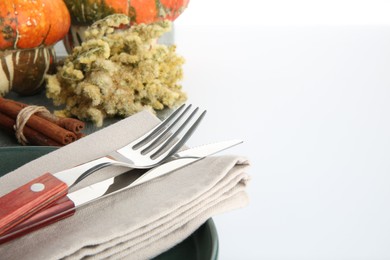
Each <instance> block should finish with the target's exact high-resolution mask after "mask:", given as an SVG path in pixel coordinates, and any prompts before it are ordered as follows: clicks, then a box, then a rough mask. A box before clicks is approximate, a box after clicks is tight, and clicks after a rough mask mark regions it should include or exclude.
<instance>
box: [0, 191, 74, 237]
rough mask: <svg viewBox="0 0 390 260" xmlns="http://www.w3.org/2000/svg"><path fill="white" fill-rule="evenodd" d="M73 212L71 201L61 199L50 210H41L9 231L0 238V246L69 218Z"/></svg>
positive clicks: (66, 198) (64, 198) (65, 198)
mask: <svg viewBox="0 0 390 260" xmlns="http://www.w3.org/2000/svg"><path fill="white" fill-rule="evenodd" d="M75 211H76V209H75V206H74V203H73V201H71V200H70V199H69V198H68V197H63V198H61V199H59V200H58V201H56V202H55V203H54V204H53V205H52V206H51V207H50V208H47V209H43V210H41V211H40V212H38V213H36V214H35V215H33V216H31V217H30V218H28V219H27V220H26V221H24V222H22V223H20V224H19V225H17V226H15V227H13V228H12V229H10V230H9V231H8V232H7V233H6V234H5V235H4V236H0V244H3V243H6V242H8V241H10V240H13V239H15V238H18V237H21V236H24V235H26V234H28V233H30V232H33V231H35V230H38V229H40V228H42V227H45V226H48V225H50V224H53V223H55V222H57V221H60V220H62V219H64V218H67V217H70V216H72V215H73V214H74V213H75Z"/></svg>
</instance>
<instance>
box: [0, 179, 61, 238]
mask: <svg viewBox="0 0 390 260" xmlns="http://www.w3.org/2000/svg"><path fill="white" fill-rule="evenodd" d="M67 191H68V186H67V185H66V183H64V182H62V181H60V180H59V179H57V178H56V177H54V176H53V175H52V174H50V173H46V174H44V175H42V176H41V177H38V178H36V179H34V180H32V181H30V182H29V183H27V184H25V185H23V186H21V187H19V188H17V189H16V190H13V191H11V192H10V193H8V194H6V195H4V196H3V197H1V198H0V235H2V234H4V233H6V232H7V231H8V230H10V229H11V228H12V227H14V226H16V225H17V224H19V223H21V222H22V221H24V220H26V219H27V218H29V217H30V216H31V215H33V214H34V213H36V212H38V211H39V210H41V209H43V208H46V207H47V206H48V205H50V204H52V203H53V202H54V201H56V200H58V199H59V198H61V197H63V196H65V195H66V193H67Z"/></svg>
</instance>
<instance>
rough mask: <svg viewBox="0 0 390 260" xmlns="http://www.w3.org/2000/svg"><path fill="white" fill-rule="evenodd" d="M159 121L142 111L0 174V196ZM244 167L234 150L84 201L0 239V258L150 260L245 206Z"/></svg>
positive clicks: (99, 175)
mask: <svg viewBox="0 0 390 260" xmlns="http://www.w3.org/2000/svg"><path fill="white" fill-rule="evenodd" d="M158 122H159V120H158V119H157V118H156V117H155V116H154V115H152V114H151V113H149V112H147V111H143V112H140V113H138V114H135V115H134V116H131V117H128V118H126V119H124V120H121V121H119V122H118V123H115V124H113V125H110V126H108V127H106V128H104V129H102V130H99V131H97V132H95V133H93V134H90V135H88V136H86V137H84V138H82V139H80V140H78V141H77V142H74V143H71V144H69V145H67V146H64V147H62V148H60V149H58V150H55V151H53V152H51V153H49V154H47V155H44V156H42V157H40V158H38V159H36V160H34V161H32V162H30V163H28V164H25V165H23V166H22V167H20V168H18V169H16V170H15V171H13V172H11V173H9V174H7V175H5V176H4V177H2V178H1V179H0V196H2V195H4V194H6V193H8V192H9V191H11V190H13V189H15V188H17V187H19V186H20V185H22V184H24V183H26V182H28V181H30V180H32V179H33V178H36V177H38V176H40V175H42V174H43V173H45V172H48V171H49V172H57V171H60V170H63V169H66V168H69V167H71V166H74V165H77V164H80V163H83V162H85V161H87V160H92V159H94V158H96V157H100V156H103V155H105V154H107V153H108V152H110V151H112V150H116V149H118V148H120V147H122V146H123V145H124V144H126V143H128V142H130V141H132V140H134V139H136V138H138V137H139V136H141V135H142V134H143V133H145V132H146V131H148V130H149V129H150V128H152V127H153V126H155V125H156V124H157V123H158ZM248 166H249V163H248V161H247V160H246V159H245V158H242V157H238V156H212V157H207V158H205V159H203V160H200V161H198V162H196V163H194V164H192V165H189V166H187V167H184V168H182V169H180V170H177V171H174V172H172V173H169V174H168V175H165V176H164V177H161V178H157V179H154V180H152V181H150V182H147V183H144V184H141V185H139V186H136V187H134V188H131V189H127V190H125V191H122V192H119V193H117V194H114V195H112V196H109V197H107V198H104V199H101V200H98V201H95V202H93V203H90V204H88V205H86V206H83V207H81V208H79V209H78V210H77V211H76V213H75V215H73V216H72V217H70V218H67V219H64V220H62V221H60V222H57V223H55V224H52V225H50V226H47V227H45V228H42V229H40V230H38V231H35V232H33V233H30V234H28V235H26V236H24V237H21V238H18V239H16V240H13V241H11V242H8V243H5V244H3V245H0V256H1V258H2V259H80V258H85V259H89V258H91V259H150V258H152V257H155V256H157V255H159V254H161V253H162V252H164V251H166V250H168V249H169V248H171V247H173V246H174V245H176V244H178V243H180V242H181V241H182V240H184V239H185V238H186V237H188V236H189V235H190V234H192V233H193V232H194V231H195V230H196V229H197V228H198V227H200V226H201V225H202V224H203V223H204V222H205V221H206V220H207V219H209V218H210V217H212V216H215V215H216V214H221V213H223V212H226V211H229V210H233V209H237V208H240V207H243V206H245V205H246V204H247V203H248V197H247V194H246V192H245V188H246V185H247V182H248V180H249V177H248V175H247V174H246V170H247V168H248ZM126 171H128V169H126V168H123V167H110V168H106V169H103V170H101V171H98V172H96V173H94V174H92V175H91V176H89V177H88V178H86V179H84V180H83V181H82V182H81V183H79V184H77V185H76V186H75V187H73V188H72V190H76V189H79V188H81V187H84V186H87V185H90V184H92V183H95V182H97V181H100V180H103V179H106V178H108V177H112V176H116V175H118V174H120V173H123V172H126ZM128 174H132V172H131V171H130V172H129V173H128ZM72 190H71V191H72Z"/></svg>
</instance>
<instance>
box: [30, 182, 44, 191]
mask: <svg viewBox="0 0 390 260" xmlns="http://www.w3.org/2000/svg"><path fill="white" fill-rule="evenodd" d="M30 189H31V190H32V191H33V192H40V191H43V190H44V189H45V185H44V184H43V183H34V184H33V185H31V187H30Z"/></svg>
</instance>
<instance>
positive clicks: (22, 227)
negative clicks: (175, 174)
mask: <svg viewBox="0 0 390 260" xmlns="http://www.w3.org/2000/svg"><path fill="white" fill-rule="evenodd" d="M205 113H206V111H202V110H201V109H199V108H195V109H192V106H191V105H188V106H187V105H182V106H181V107H179V108H178V109H176V110H175V111H174V112H173V113H172V114H171V115H170V116H169V117H167V118H166V119H165V120H164V121H162V122H161V123H160V124H158V125H157V126H156V127H154V128H153V129H152V130H150V131H149V132H147V133H146V134H144V135H142V136H141V137H139V138H137V139H136V140H134V141H132V142H130V143H129V144H127V145H125V146H124V147H122V148H120V149H118V150H116V151H113V152H110V153H109V154H107V155H105V156H103V157H100V158H97V159H95V160H92V161H89V162H86V163H83V164H81V165H77V166H74V167H72V168H69V169H66V170H63V171H60V172H57V173H53V174H51V173H45V174H43V175H42V176H40V177H38V178H36V179H34V180H32V181H30V182H28V183H26V184H24V185H23V186H21V187H19V188H17V189H15V190H13V191H11V192H10V193H8V194H5V195H4V196H2V197H0V244H1V243H5V242H7V241H9V240H12V239H14V238H16V237H20V236H22V235H24V234H27V233H29V232H32V231H34V230H37V229H39V228H41V227H44V226H46V225H49V224H51V223H54V222H56V221H59V220H61V219H64V218H66V217H69V216H71V215H73V214H74V212H75V211H76V210H77V209H78V208H79V207H81V206H83V205H85V204H88V203H90V202H92V201H95V200H98V199H101V198H104V197H107V196H110V195H113V194H115V193H117V192H120V191H122V190H124V189H129V188H131V187H134V186H137V185H140V184H142V183H145V182H147V181H150V180H153V179H156V178H158V177H161V176H163V175H165V174H167V173H169V172H172V171H174V170H177V169H179V168H182V167H184V166H186V165H189V164H192V163H194V162H196V161H198V160H201V159H203V158H205V157H207V156H210V155H213V154H215V153H217V152H220V151H222V150H225V149H227V148H230V147H232V146H235V145H237V144H240V143H242V141H241V140H230V141H224V142H218V143H212V144H206V145H202V146H198V147H194V148H189V149H186V150H183V145H184V144H185V143H186V141H187V140H188V139H189V138H190V137H191V135H192V134H193V133H194V131H195V130H196V128H197V126H198V125H199V124H200V122H201V121H202V119H203V117H204V116H205ZM109 166H122V167H127V168H129V171H128V172H125V173H122V174H120V175H118V176H115V177H112V178H108V179H106V180H103V181H100V182H98V183H95V184H92V185H90V186H87V187H85V188H82V189H79V190H76V191H74V192H71V193H68V190H69V188H70V187H72V186H73V185H75V184H77V183H79V182H80V181H81V180H83V179H84V178H86V177H87V176H89V175H90V174H92V173H94V172H96V171H97V170H100V169H102V168H105V167H109ZM132 173H137V176H139V177H138V178H136V179H135V180H134V178H133V179H131V181H128V180H129V178H128V176H131V175H133V174H132ZM134 175H135V174H134Z"/></svg>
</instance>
